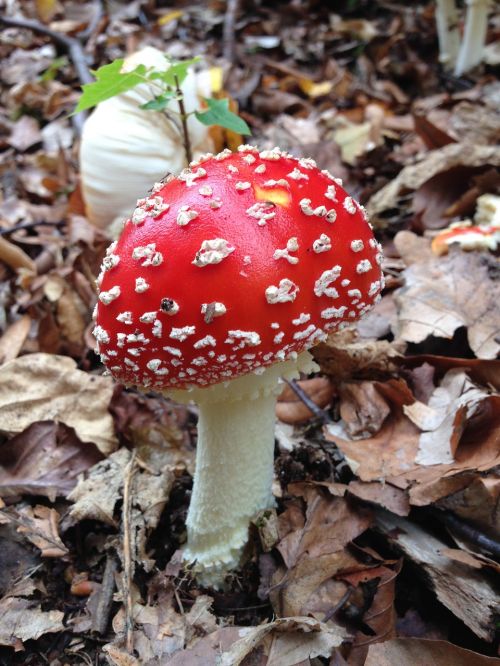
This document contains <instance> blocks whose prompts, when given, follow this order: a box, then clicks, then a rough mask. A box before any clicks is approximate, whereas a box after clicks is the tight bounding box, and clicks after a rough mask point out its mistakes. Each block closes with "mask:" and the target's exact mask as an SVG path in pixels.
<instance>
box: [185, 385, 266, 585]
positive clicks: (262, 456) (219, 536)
mask: <svg viewBox="0 0 500 666" xmlns="http://www.w3.org/2000/svg"><path fill="white" fill-rule="evenodd" d="M224 393H225V395H224ZM224 393H223V394H222V395H221V400H220V401H219V402H215V403H214V402H199V403H198V405H199V410H200V412H199V422H198V444H197V451H196V473H195V478H194V486H193V493H192V496H191V504H190V507H189V513H188V517H187V521H186V526H187V532H188V542H187V548H186V551H185V553H184V556H185V559H186V561H187V562H194V563H195V564H194V570H195V571H196V572H197V578H198V580H199V581H200V582H201V583H202V584H205V585H214V586H218V585H220V583H221V582H222V580H223V578H224V574H225V573H226V572H227V570H228V569H233V568H234V567H236V566H237V565H238V562H239V559H240V555H241V551H242V549H243V546H244V545H245V543H246V541H247V539H248V525H249V522H250V519H251V518H252V516H254V515H255V514H256V513H257V512H258V511H260V510H262V509H267V508H269V507H271V506H273V504H274V499H273V495H272V491H271V484H272V479H273V454H274V422H275V405H276V395H275V393H274V392H273V393H270V394H267V395H263V396H259V397H257V398H254V399H250V398H247V399H246V400H235V401H231V388H227V389H226V391H225V392H224Z"/></svg>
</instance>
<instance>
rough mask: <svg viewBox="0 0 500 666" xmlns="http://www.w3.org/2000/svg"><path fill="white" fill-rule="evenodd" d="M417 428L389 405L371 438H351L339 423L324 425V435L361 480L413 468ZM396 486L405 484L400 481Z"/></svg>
mask: <svg viewBox="0 0 500 666" xmlns="http://www.w3.org/2000/svg"><path fill="white" fill-rule="evenodd" d="M419 435H420V431H419V429H418V428H417V427H416V426H415V425H414V424H413V423H412V422H411V421H410V420H409V419H408V418H406V417H405V416H404V415H403V413H402V410H401V407H399V408H398V407H397V406H393V408H392V411H391V414H390V415H389V416H388V418H387V419H386V420H385V421H384V424H383V426H382V428H381V429H380V430H379V432H377V433H376V434H375V435H373V436H372V437H369V438H367V439H363V440H357V441H353V440H351V439H350V438H349V437H348V435H347V431H346V430H345V428H344V427H343V425H342V423H332V424H329V425H328V426H326V427H325V437H326V439H327V440H329V441H331V442H335V444H337V446H338V447H339V448H340V450H341V451H342V453H343V454H344V456H345V457H346V459H347V462H348V463H349V465H350V467H351V469H352V470H353V472H354V473H355V474H356V476H357V477H359V479H361V481H378V480H381V479H385V480H388V479H390V478H391V477H400V476H401V477H402V479H403V480H404V479H405V478H406V476H407V475H408V474H409V473H410V472H411V471H412V470H414V469H415V467H416V465H415V462H414V461H415V456H416V454H417V450H418V438H419ZM397 485H398V486H400V485H401V486H402V487H406V484H404V483H403V481H401V482H400V483H398V484H397Z"/></svg>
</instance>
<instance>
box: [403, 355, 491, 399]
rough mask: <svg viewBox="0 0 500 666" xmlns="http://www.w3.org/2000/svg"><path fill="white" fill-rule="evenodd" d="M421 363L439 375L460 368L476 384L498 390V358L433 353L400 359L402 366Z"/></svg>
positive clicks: (413, 365)
mask: <svg viewBox="0 0 500 666" xmlns="http://www.w3.org/2000/svg"><path fill="white" fill-rule="evenodd" d="M423 364H428V365H429V366H431V367H432V368H433V369H434V370H435V372H436V374H440V375H443V374H444V373H445V372H447V371H448V370H451V369H453V368H462V369H464V370H465V371H466V372H467V374H468V375H469V377H470V378H471V379H473V380H474V381H475V382H476V383H477V384H480V385H481V386H485V387H487V388H491V387H493V388H494V389H496V390H497V391H500V360H498V361H497V360H488V361H486V360H482V359H478V358H453V357H452V356H435V355H433V354H419V355H418V356H405V357H404V358H402V359H401V366H402V367H403V368H418V367H420V366H422V365H423Z"/></svg>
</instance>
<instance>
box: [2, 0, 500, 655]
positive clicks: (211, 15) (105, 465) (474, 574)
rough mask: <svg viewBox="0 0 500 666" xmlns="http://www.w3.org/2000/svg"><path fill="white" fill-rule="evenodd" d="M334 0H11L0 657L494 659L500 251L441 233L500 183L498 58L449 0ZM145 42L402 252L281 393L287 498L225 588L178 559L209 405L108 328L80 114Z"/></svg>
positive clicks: (389, 259) (5, 70)
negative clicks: (451, 59) (185, 68)
mask: <svg viewBox="0 0 500 666" xmlns="http://www.w3.org/2000/svg"><path fill="white" fill-rule="evenodd" d="M329 4H330V3H321V2H315V1H313V0H310V2H307V1H306V0H304V1H300V0H299V1H297V2H291V3H284V2H283V3H281V2H280V3H269V5H270V6H269V7H267V6H265V3H251V2H241V3H240V4H239V6H238V3H237V2H231V1H229V2H228V3H227V8H226V3H224V2H220V1H218V0H213V1H212V2H210V3H198V4H197V3H196V2H195V3H186V2H175V3H169V6H168V7H167V6H164V3H162V2H159V1H158V2H155V0H151V1H141V0H133V1H132V2H114V3H111V2H110V3H104V2H103V3H101V2H99V0H95V1H94V2H88V3H87V2H86V3H79V2H66V1H61V2H57V1H56V0H52V1H51V0H37V1H35V0H28V1H26V2H19V1H17V0H12V2H4V3H2V5H3V9H2V10H1V12H2V16H3V18H4V19H7V21H4V26H3V31H2V34H1V35H0V55H1V65H0V86H1V97H0V183H1V189H2V193H1V198H0V330H1V335H0V431H1V433H2V434H1V440H0V596H1V598H0V664H4V665H5V666H7V665H11V664H24V665H29V666H35V665H36V666H39V665H42V664H50V665H51V666H62V665H63V664H89V665H90V664H108V663H109V664H113V665H118V666H134V665H153V664H169V665H170V664H171V665H174V666H179V665H186V666H195V665H196V666H198V665H199V666H202V665H203V666H205V665H207V666H210V665H211V664H213V665H215V664H225V665H228V666H229V665H233V664H234V665H237V664H242V665H245V666H250V665H252V666H264V665H265V664H268V665H270V666H293V665H295V664H297V665H299V664H300V666H306V665H311V666H319V665H320V664H330V665H331V666H342V665H345V664H349V665H350V666H362V665H363V664H365V665H366V666H385V665H386V664H387V665H389V664H390V665H393V664H394V665H396V664H397V665H399V664H400V665H404V666H422V665H424V664H425V665H427V664H436V665H437V666H445V665H446V666H448V665H449V664H454V665H455V666H456V665H459V666H460V665H462V664H463V665H464V666H465V665H467V666H475V665H476V664H477V665H478V666H487V665H488V664H491V665H493V664H500V659H499V658H498V654H499V652H498V646H499V641H498V638H499V632H498V630H499V627H500V624H499V622H500V603H499V599H500V597H499V574H500V478H499V474H498V469H499V465H500V394H499V391H500V361H499V360H497V358H498V352H499V349H500V271H499V264H498V253H496V254H495V252H494V251H493V250H488V249H482V250H475V251H470V252H465V251H463V250H462V249H461V248H460V247H458V246H452V247H451V248H449V251H448V252H447V253H442V254H439V253H437V252H436V243H434V244H433V243H432V241H433V239H435V237H436V236H437V234H438V233H439V231H440V230H441V229H443V228H445V227H447V226H448V225H449V224H450V222H452V221H457V220H463V219H472V218H473V217H474V215H475V214H476V212H477V202H478V199H479V197H481V196H484V195H485V194H491V195H499V194H500V170H499V169H500V146H499V138H500V116H499V114H498V108H499V106H500V83H499V82H498V78H497V75H498V65H495V63H494V62H493V57H492V58H491V59H490V62H489V64H488V63H485V64H482V65H481V66H479V67H477V68H476V69H474V70H472V71H471V72H469V73H468V74H467V75H466V76H463V77H461V78H457V77H454V76H453V75H452V74H450V73H449V72H447V71H445V70H444V69H443V67H442V66H441V64H440V63H439V53H438V46H437V35H436V24H435V16H434V3H432V2H428V3H421V2H416V3H405V2H368V1H367V0H354V1H352V0H350V1H349V0H344V1H342V2H339V3H331V4H332V5H333V4H335V11H334V10H333V9H329V7H328V5H329ZM233 12H234V13H233ZM9 20H10V21H11V24H9V22H8V21H9ZM12 21H14V24H12ZM16 22H17V24H16ZM26 22H30V23H35V26H34V29H33V26H31V28H30V27H29V26H26V25H23V23H24V24H26ZM224 25H225V28H224ZM40 28H43V29H45V32H44V30H42V29H40ZM499 32H500V23H499V21H498V17H491V20H490V25H489V33H488V41H489V42H494V41H495V39H496V40H498V39H499ZM146 44H150V45H152V46H155V47H157V48H160V49H167V50H168V51H169V52H170V53H171V54H172V55H173V56H174V57H175V58H191V57H193V56H194V55H199V56H201V58H202V63H201V65H200V67H202V68H203V67H205V68H207V67H209V66H210V67H213V68H215V69H214V70H213V72H216V73H219V74H220V75H221V76H223V86H222V90H220V91H219V92H218V94H219V95H227V96H228V97H229V98H230V99H231V100H232V104H234V105H237V108H238V110H239V113H240V115H241V117H243V118H244V119H245V121H246V122H247V123H248V125H249V126H250V128H251V130H252V136H251V137H250V138H249V139H246V141H247V142H249V143H254V144H256V145H258V146H259V147H261V148H272V147H273V146H275V145H278V146H280V147H281V148H283V149H286V150H288V151H290V152H291V153H293V154H294V155H297V156H306V157H312V158H314V159H315V160H316V161H317V163H318V165H319V166H320V167H321V168H322V169H328V170H330V171H331V172H332V173H333V174H334V175H336V176H339V177H342V178H343V180H344V186H345V187H346V189H347V190H348V191H349V192H350V193H351V194H352V195H353V196H355V197H356V198H357V199H358V200H359V201H360V202H361V203H363V204H364V205H365V206H366V208H367V211H368V214H369V218H370V220H371V223H372V224H373V226H374V229H375V233H376V235H377V238H378V240H380V242H381V243H382V244H383V247H384V255H385V259H384V264H383V269H384V272H385V274H386V278H387V280H386V287H385V290H384V293H383V297H382V299H381V301H380V302H379V303H378V304H377V306H376V307H375V308H374V310H373V311H372V312H370V313H369V314H368V315H367V316H366V317H365V318H364V319H363V320H362V321H361V322H360V323H359V324H358V325H357V326H353V327H352V328H350V329H348V330H343V331H342V332H340V333H336V334H333V335H331V336H330V338H329V340H328V342H326V343H323V344H320V345H319V346H318V347H316V348H315V350H314V356H315V358H316V360H317V362H318V364H319V366H320V369H321V370H320V373H318V374H317V375H315V376H311V377H304V378H303V379H302V380H301V381H300V382H298V385H296V386H295V391H294V390H293V388H290V387H289V388H287V389H286V390H285V392H284V393H283V395H282V396H281V398H280V401H279V403H278V408H277V416H278V419H279V420H278V422H277V427H276V458H275V472H276V474H275V484H274V491H275V495H276V498H277V507H276V510H272V511H270V512H268V514H267V515H266V519H265V520H258V521H256V523H255V525H253V527H252V530H251V540H250V544H249V547H248V549H247V552H246V554H245V559H244V562H243V564H242V567H241V569H239V570H238V571H236V572H235V573H234V575H232V576H231V578H230V580H229V581H228V585H227V589H225V590H224V591H216V592H214V591H213V590H211V589H203V588H201V587H200V586H199V585H198V584H197V583H196V581H195V580H193V579H192V577H191V576H190V575H189V572H188V571H185V570H184V569H183V567H182V562H181V550H182V547H183V543H184V542H185V517H186V512H187V508H188V505H189V499H190V491H191V486H192V473H193V467H194V453H195V447H196V418H197V415H196V411H195V409H194V408H192V407H190V406H179V405H176V404H174V403H173V402H171V401H169V400H167V399H165V398H163V397H162V396H160V395H155V394H147V395H145V394H141V393H139V392H137V391H134V390H129V389H125V388H124V387H123V386H119V385H116V384H115V383H114V382H113V381H112V379H111V378H110V377H105V376H103V367H102V365H101V363H100V361H99V357H98V356H96V354H95V353H94V351H93V350H94V340H93V338H92V335H91V331H92V328H93V323H92V320H91V313H92V309H93V307H94V305H95V303H96V290H95V284H94V282H95V278H96V276H97V274H98V272H99V266H100V263H101V261H102V258H103V255H104V252H105V249H106V247H107V245H108V244H109V237H108V236H107V234H106V232H105V231H103V230H101V229H98V228H96V227H95V226H93V225H92V224H91V223H90V222H89V220H88V219H87V217H86V215H85V209H84V206H83V201H82V195H81V188H80V182H79V160H78V145H79V133H80V130H81V119H80V118H79V117H76V118H75V117H73V118H69V117H68V115H69V114H70V113H71V111H72V110H73V109H74V107H75V105H76V103H77V101H78V98H79V94H80V85H81V83H82V82H85V72H87V75H88V71H89V69H90V70H95V69H97V68H98V67H100V66H101V65H103V64H105V63H108V62H110V61H112V60H114V59H116V58H119V57H123V56H126V55H127V54H130V53H132V52H134V51H135V50H137V49H139V48H141V47H142V46H144V45H146ZM69 47H72V48H69ZM234 108H236V106H235V107H234ZM213 140H214V141H215V144H216V148H217V149H222V148H223V147H224V145H229V146H230V147H232V148H234V147H236V145H237V144H238V142H239V141H241V137H238V136H236V135H234V134H233V133H227V132H226V133H224V132H218V133H216V134H213ZM498 215H499V212H498V209H497V217H498ZM304 394H305V395H306V397H310V398H312V399H313V400H314V401H315V403H316V408H315V409H314V411H313V412H311V411H310V410H309V409H308V408H307V406H306V405H305V404H304V401H303V398H304Z"/></svg>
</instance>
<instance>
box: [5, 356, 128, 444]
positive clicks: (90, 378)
mask: <svg viewBox="0 0 500 666" xmlns="http://www.w3.org/2000/svg"><path fill="white" fill-rule="evenodd" d="M112 393H113V382H112V380H111V379H110V378H108V377H99V376H97V375H91V374H89V373H86V372H83V371H81V370H77V368H76V363H75V361H73V359H71V358H69V357H67V356H56V355H52V354H29V355H26V356H21V357H20V358H18V359H16V360H14V361H10V362H9V363H6V364H5V365H4V366H2V367H1V368H0V421H1V429H2V431H3V432H7V433H19V432H22V431H23V430H25V429H26V428H27V427H28V426H29V425H31V424H32V423H34V422H35V421H44V420H49V419H51V420H54V421H61V422H62V423H65V424H66V425H67V426H70V427H72V428H74V429H75V431H76V433H77V435H78V437H79V438H80V439H81V440H82V441H83V442H94V443H95V444H96V445H97V446H98V448H99V449H100V451H102V452H103V453H109V452H111V451H113V450H114V449H115V448H116V445H117V440H116V435H115V433H114V427H113V420H112V418H111V415H110V414H109V412H108V405H109V402H110V400H111V396H112Z"/></svg>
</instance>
